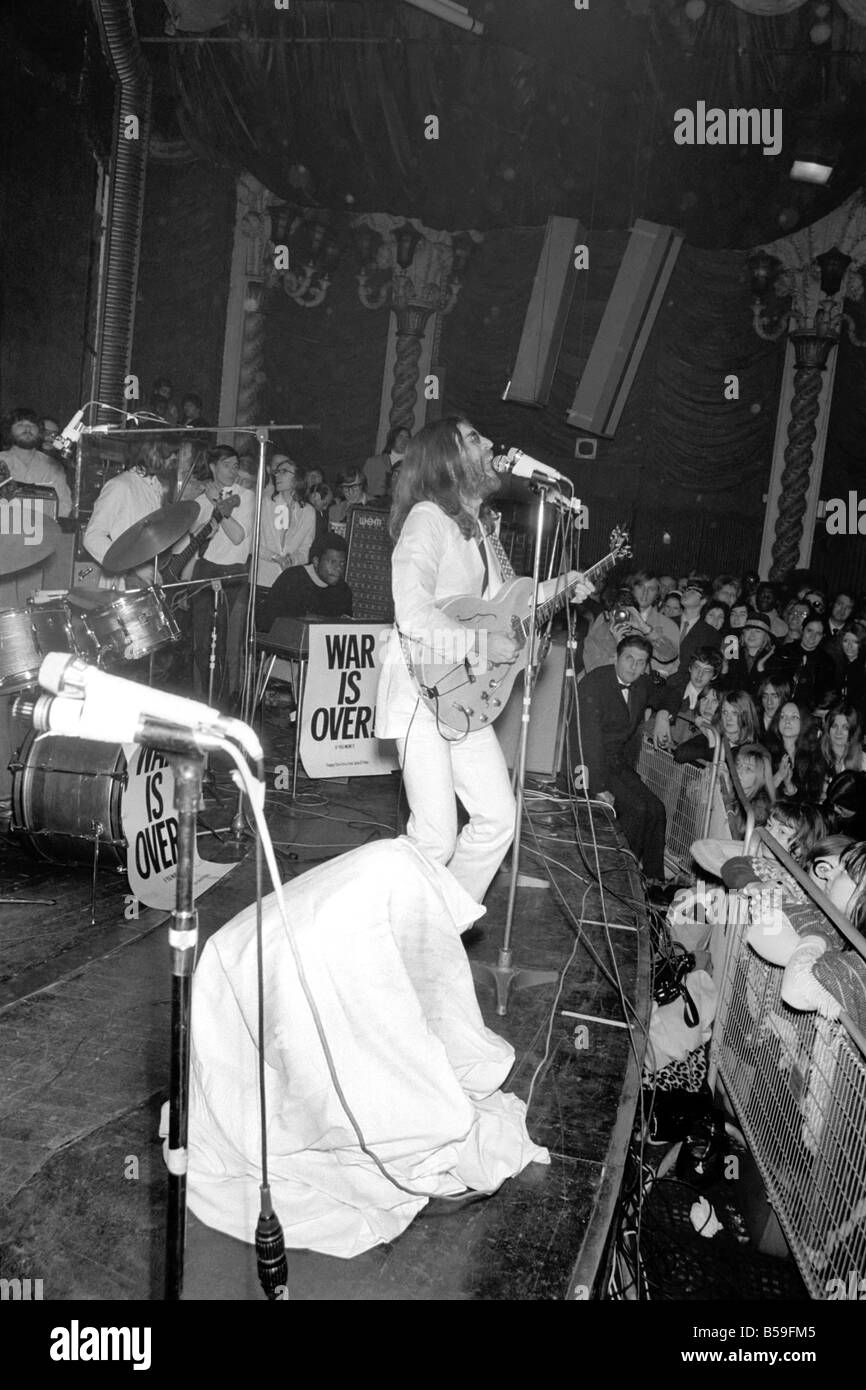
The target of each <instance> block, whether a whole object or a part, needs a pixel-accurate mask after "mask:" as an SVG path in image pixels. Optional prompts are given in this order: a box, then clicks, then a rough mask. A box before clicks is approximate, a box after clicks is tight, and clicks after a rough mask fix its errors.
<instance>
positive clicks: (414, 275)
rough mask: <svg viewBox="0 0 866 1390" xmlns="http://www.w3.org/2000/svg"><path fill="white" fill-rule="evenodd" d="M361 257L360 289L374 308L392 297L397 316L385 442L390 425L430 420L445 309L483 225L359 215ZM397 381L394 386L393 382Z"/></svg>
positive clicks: (386, 384)
mask: <svg viewBox="0 0 866 1390" xmlns="http://www.w3.org/2000/svg"><path fill="white" fill-rule="evenodd" d="M354 233H355V241H356V244H357V248H358V253H359V256H360V259H361V272H360V274H359V276H358V295H359V297H360V300H361V303H362V304H363V305H364V306H365V308H367V309H372V310H375V309H380V308H382V307H384V305H385V304H386V303H388V302H389V301H390V307H391V310H392V318H391V323H390V326H389V335H388V347H387V350H386V358H385V372H384V380H383V390H382V406H381V410H380V417H379V440H378V443H379V446H380V447H381V444H382V442H383V440H384V437H385V435H386V434H387V432H388V430H389V429H392V428H393V427H394V426H395V425H405V426H406V428H407V429H408V430H410V431H411V432H412V433H414V432H415V430H416V429H419V428H420V427H421V425H423V424H424V419H425V415H426V401H425V400H424V399H423V398H419V385H420V382H421V380H422V377H423V376H425V375H426V374H427V370H428V368H429V365H430V360H431V356H432V350H433V342H434V339H435V337H436V331H437V329H438V326H439V324H440V323H441V316H442V315H444V314H447V313H449V312H450V311H451V309H453V307H454V305H455V304H456V302H457V297H458V295H459V293H460V290H461V288H462V282H463V275H464V273H465V270H466V267H467V265H468V263H469V258H470V256H471V254H472V251H473V249H474V246H475V244H477V243H478V242H480V241H481V240H482V238H481V235H480V234H479V233H478V232H458V233H455V234H453V235H452V234H451V233H450V232H436V231H431V230H430V229H429V228H427V227H422V225H421V224H420V222H417V221H412V222H407V221H402V220H399V219H397V218H394V217H389V216H387V215H383V214H372V215H365V216H362V217H359V218H357V219H356V221H355V223H354ZM389 388H390V389H389Z"/></svg>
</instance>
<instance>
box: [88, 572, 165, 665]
mask: <svg viewBox="0 0 866 1390" xmlns="http://www.w3.org/2000/svg"><path fill="white" fill-rule="evenodd" d="M87 622H88V626H89V629H90V631H91V632H92V634H93V637H94V639H95V640H96V643H97V646H98V650H99V659H100V661H104V660H105V659H106V658H108V657H115V658H117V657H120V658H122V659H123V660H124V661H138V660H139V659H140V658H141V657H143V656H150V654H151V653H152V652H158V651H159V650H160V648H161V647H166V646H168V645H169V643H171V642H176V641H177V640H178V637H179V636H180V632H179V630H178V626H177V624H176V622H175V621H174V619H173V618H172V616H171V614H170V613H169V611H168V609H167V608H166V606H165V603H164V601H163V598H162V594H161V593H160V591H159V590H158V589H154V588H150V589H133V590H131V591H130V592H129V593H124V594H120V595H118V596H117V597H116V598H114V599H113V600H112V602H111V603H107V604H105V606H104V607H103V608H100V609H99V610H98V611H97V612H95V613H91V614H89V616H88V619H87Z"/></svg>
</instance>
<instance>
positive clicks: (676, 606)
mask: <svg viewBox="0 0 866 1390" xmlns="http://www.w3.org/2000/svg"><path fill="white" fill-rule="evenodd" d="M659 612H660V613H661V614H662V616H663V617H665V618H670V620H671V622H673V623H676V625H677V627H679V625H680V620H681V618H682V616H683V598H682V594H681V593H680V591H679V589H671V591H670V593H667V594H665V596H664V598H662V599H661V601H660V604H659Z"/></svg>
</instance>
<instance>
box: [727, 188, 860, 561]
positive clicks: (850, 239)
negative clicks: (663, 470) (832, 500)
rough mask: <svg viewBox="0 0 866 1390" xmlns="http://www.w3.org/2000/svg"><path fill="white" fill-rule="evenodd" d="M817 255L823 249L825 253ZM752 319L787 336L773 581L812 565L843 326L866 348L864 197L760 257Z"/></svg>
mask: <svg viewBox="0 0 866 1390" xmlns="http://www.w3.org/2000/svg"><path fill="white" fill-rule="evenodd" d="M816 253H817V254H816ZM751 271H752V289H753V295H754V298H753V303H752V323H753V327H754V329H755V332H756V333H757V334H758V336H759V337H760V338H765V339H770V340H774V339H779V338H781V337H782V336H783V335H786V334H787V337H788V344H787V355H786V358H785V372H784V377H783V381H782V390H781V395H780V401H779V413H778V416H777V419H776V438H775V443H774V449H773V465H772V470H771V474H770V484H769V488H768V493H767V510H766V514H765V518H764V533H763V537H762V540H761V555H760V560H759V565H758V568H759V570H760V572H761V574H769V577H770V578H771V579H777V580H778V579H782V578H783V577H784V575H786V574H787V573H788V572H789V571H790V570H792V569H802V568H805V567H806V566H808V564H809V561H810V558H811V552H812V539H813V535H814V529H815V519H816V516H817V512H818V502H819V494H820V490H821V475H822V472H823V466H824V447H825V444H826V439H827V430H828V426H829V418H830V406H831V402H832V396H833V380H834V376H835V369H836V358H837V355H838V354H837V353H836V352H835V351H834V349H835V348H836V347H837V345H838V343H839V339H840V337H841V334H842V331H843V329H845V330H847V332H848V336H849V338H850V339H851V341H852V342H853V343H855V344H856V345H857V346H864V345H866V342H864V338H863V330H862V324H861V322H860V318H861V316H862V315H861V301H862V300H863V280H862V278H861V277H862V274H863V273H864V271H866V209H864V205H863V201H862V198H861V197H860V196H859V195H855V197H853V198H852V199H850V200H849V202H848V203H847V204H846V205H845V206H844V207H842V208H840V209H838V210H837V211H836V212H835V213H833V214H832V215H831V216H830V217H828V218H825V219H824V221H823V222H820V223H818V224H817V225H816V226H814V227H809V228H807V229H806V230H805V231H804V232H801V233H797V234H795V235H794V236H791V237H786V238H784V239H783V240H782V241H778V242H774V243H773V245H772V246H770V247H762V248H760V249H759V250H758V251H757V252H756V253H755V254H754V255H753V256H752V258H751Z"/></svg>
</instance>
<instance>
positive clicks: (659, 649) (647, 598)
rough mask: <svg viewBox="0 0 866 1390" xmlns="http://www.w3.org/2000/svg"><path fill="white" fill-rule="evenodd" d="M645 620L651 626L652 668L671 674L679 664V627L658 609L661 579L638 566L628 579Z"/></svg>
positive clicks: (637, 607) (634, 600)
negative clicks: (639, 568)
mask: <svg viewBox="0 0 866 1390" xmlns="http://www.w3.org/2000/svg"><path fill="white" fill-rule="evenodd" d="M626 583H627V584H628V585H629V586H630V588H631V592H632V599H633V602H634V606H635V608H636V609H637V612H638V615H639V617H640V620H641V622H642V623H644V624H646V626H647V627H649V629H650V631H649V633H648V634H647V636H648V637H649V640H650V642H651V643H652V649H653V658H652V669H653V670H654V671H658V673H659V674H660V675H662V676H672V675H673V673H674V672H675V671H676V669H677V666H678V665H679V651H680V631H679V628H678V627H677V625H676V623H675V622H673V620H672V619H671V618H666V617H665V616H664V614H662V613H660V612H659V610H658V597H659V581H658V579H657V577H656V576H655V575H654V574H651V573H650V571H649V570H637V571H636V572H635V573H634V574H632V575H630V576H629V578H628V579H627V580H626Z"/></svg>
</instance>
